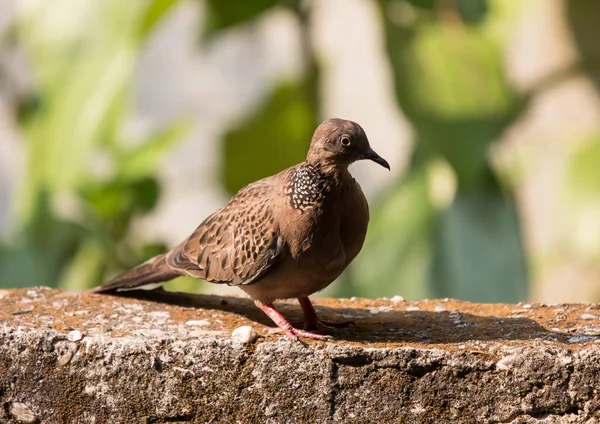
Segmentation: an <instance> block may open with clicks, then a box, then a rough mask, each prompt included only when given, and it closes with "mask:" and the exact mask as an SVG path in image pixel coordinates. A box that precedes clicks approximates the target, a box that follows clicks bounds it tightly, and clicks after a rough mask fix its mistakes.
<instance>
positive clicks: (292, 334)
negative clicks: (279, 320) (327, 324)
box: [269, 327, 335, 341]
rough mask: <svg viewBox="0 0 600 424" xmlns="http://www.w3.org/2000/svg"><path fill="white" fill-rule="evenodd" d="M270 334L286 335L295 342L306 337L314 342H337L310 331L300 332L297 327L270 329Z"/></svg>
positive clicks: (329, 337)
mask: <svg viewBox="0 0 600 424" xmlns="http://www.w3.org/2000/svg"><path fill="white" fill-rule="evenodd" d="M269 333H272V334H276V333H285V335H286V336H288V337H289V338H291V339H293V340H298V337H304V338H306V339H313V340H326V341H332V340H335V339H334V338H333V337H331V336H327V335H325V334H317V333H312V332H310V331H306V330H300V329H299V328H295V327H288V328H279V327H276V328H269Z"/></svg>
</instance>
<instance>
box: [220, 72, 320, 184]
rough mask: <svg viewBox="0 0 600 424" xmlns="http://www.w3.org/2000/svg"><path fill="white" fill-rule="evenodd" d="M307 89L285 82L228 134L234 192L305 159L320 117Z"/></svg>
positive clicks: (229, 172)
mask: <svg viewBox="0 0 600 424" xmlns="http://www.w3.org/2000/svg"><path fill="white" fill-rule="evenodd" d="M307 91H308V90H307V88H306V85H305V84H298V83H296V84H294V83H284V84H281V85H280V86H279V87H277V88H276V89H275V92H274V93H273V94H272V96H271V98H270V99H268V101H267V102H266V103H265V104H264V106H263V107H262V108H261V109H260V110H259V111H257V112H256V113H255V115H254V116H253V117H251V118H250V119H249V120H248V121H246V122H245V123H243V124H242V125H241V126H240V127H238V128H237V129H234V130H232V131H230V132H229V133H227V134H226V136H225V165H226V166H225V169H224V171H225V175H224V181H225V187H227V189H228V190H229V191H230V192H232V193H235V192H236V191H237V190H239V189H240V188H242V187H244V186H245V185H246V184H248V183H250V182H252V181H256V180H259V179H261V178H263V177H266V176H269V175H272V174H276V173H277V172H279V171H281V170H282V169H285V168H287V167H289V166H292V165H294V164H296V163H298V162H301V161H303V160H304V158H305V157H306V151H307V149H308V145H309V144H310V139H311V137H312V133H313V131H314V125H315V122H316V120H317V118H316V111H315V105H313V104H311V99H310V98H309V97H308V96H307V94H306V93H307ZM265 152H269V154H268V155H265V154H264V153H265Z"/></svg>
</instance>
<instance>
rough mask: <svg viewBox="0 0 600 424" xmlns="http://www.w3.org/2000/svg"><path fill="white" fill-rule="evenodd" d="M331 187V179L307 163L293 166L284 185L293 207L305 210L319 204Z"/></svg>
mask: <svg viewBox="0 0 600 424" xmlns="http://www.w3.org/2000/svg"><path fill="white" fill-rule="evenodd" d="M330 189H331V179H330V178H328V177H327V176H326V175H324V174H322V173H321V172H320V171H319V170H318V169H317V168H316V167H315V166H313V165H310V164H308V163H305V164H302V165H300V166H298V167H297V168H295V169H294V170H293V171H292V173H291V175H290V176H289V178H288V181H287V183H286V185H285V194H286V195H287V196H288V199H289V202H290V206H291V207H292V208H293V209H296V210H300V211H305V210H307V209H311V208H313V207H314V206H316V205H318V204H320V203H321V202H322V201H323V199H324V198H325V195H326V194H327V192H329V190H330Z"/></svg>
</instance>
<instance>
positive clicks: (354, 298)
mask: <svg viewBox="0 0 600 424" xmlns="http://www.w3.org/2000/svg"><path fill="white" fill-rule="evenodd" d="M357 300H358V297H356V296H352V297H351V298H350V302H356V301H357Z"/></svg>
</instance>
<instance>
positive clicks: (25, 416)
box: [10, 402, 37, 423]
mask: <svg viewBox="0 0 600 424" xmlns="http://www.w3.org/2000/svg"><path fill="white" fill-rule="evenodd" d="M10 415H12V416H13V417H14V418H15V420H17V421H18V422H20V423H35V422H36V421H37V418H36V417H35V415H34V413H33V411H32V410H31V409H29V407H28V406H27V405H25V404H24V403H21V402H14V403H13V404H12V405H10Z"/></svg>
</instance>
